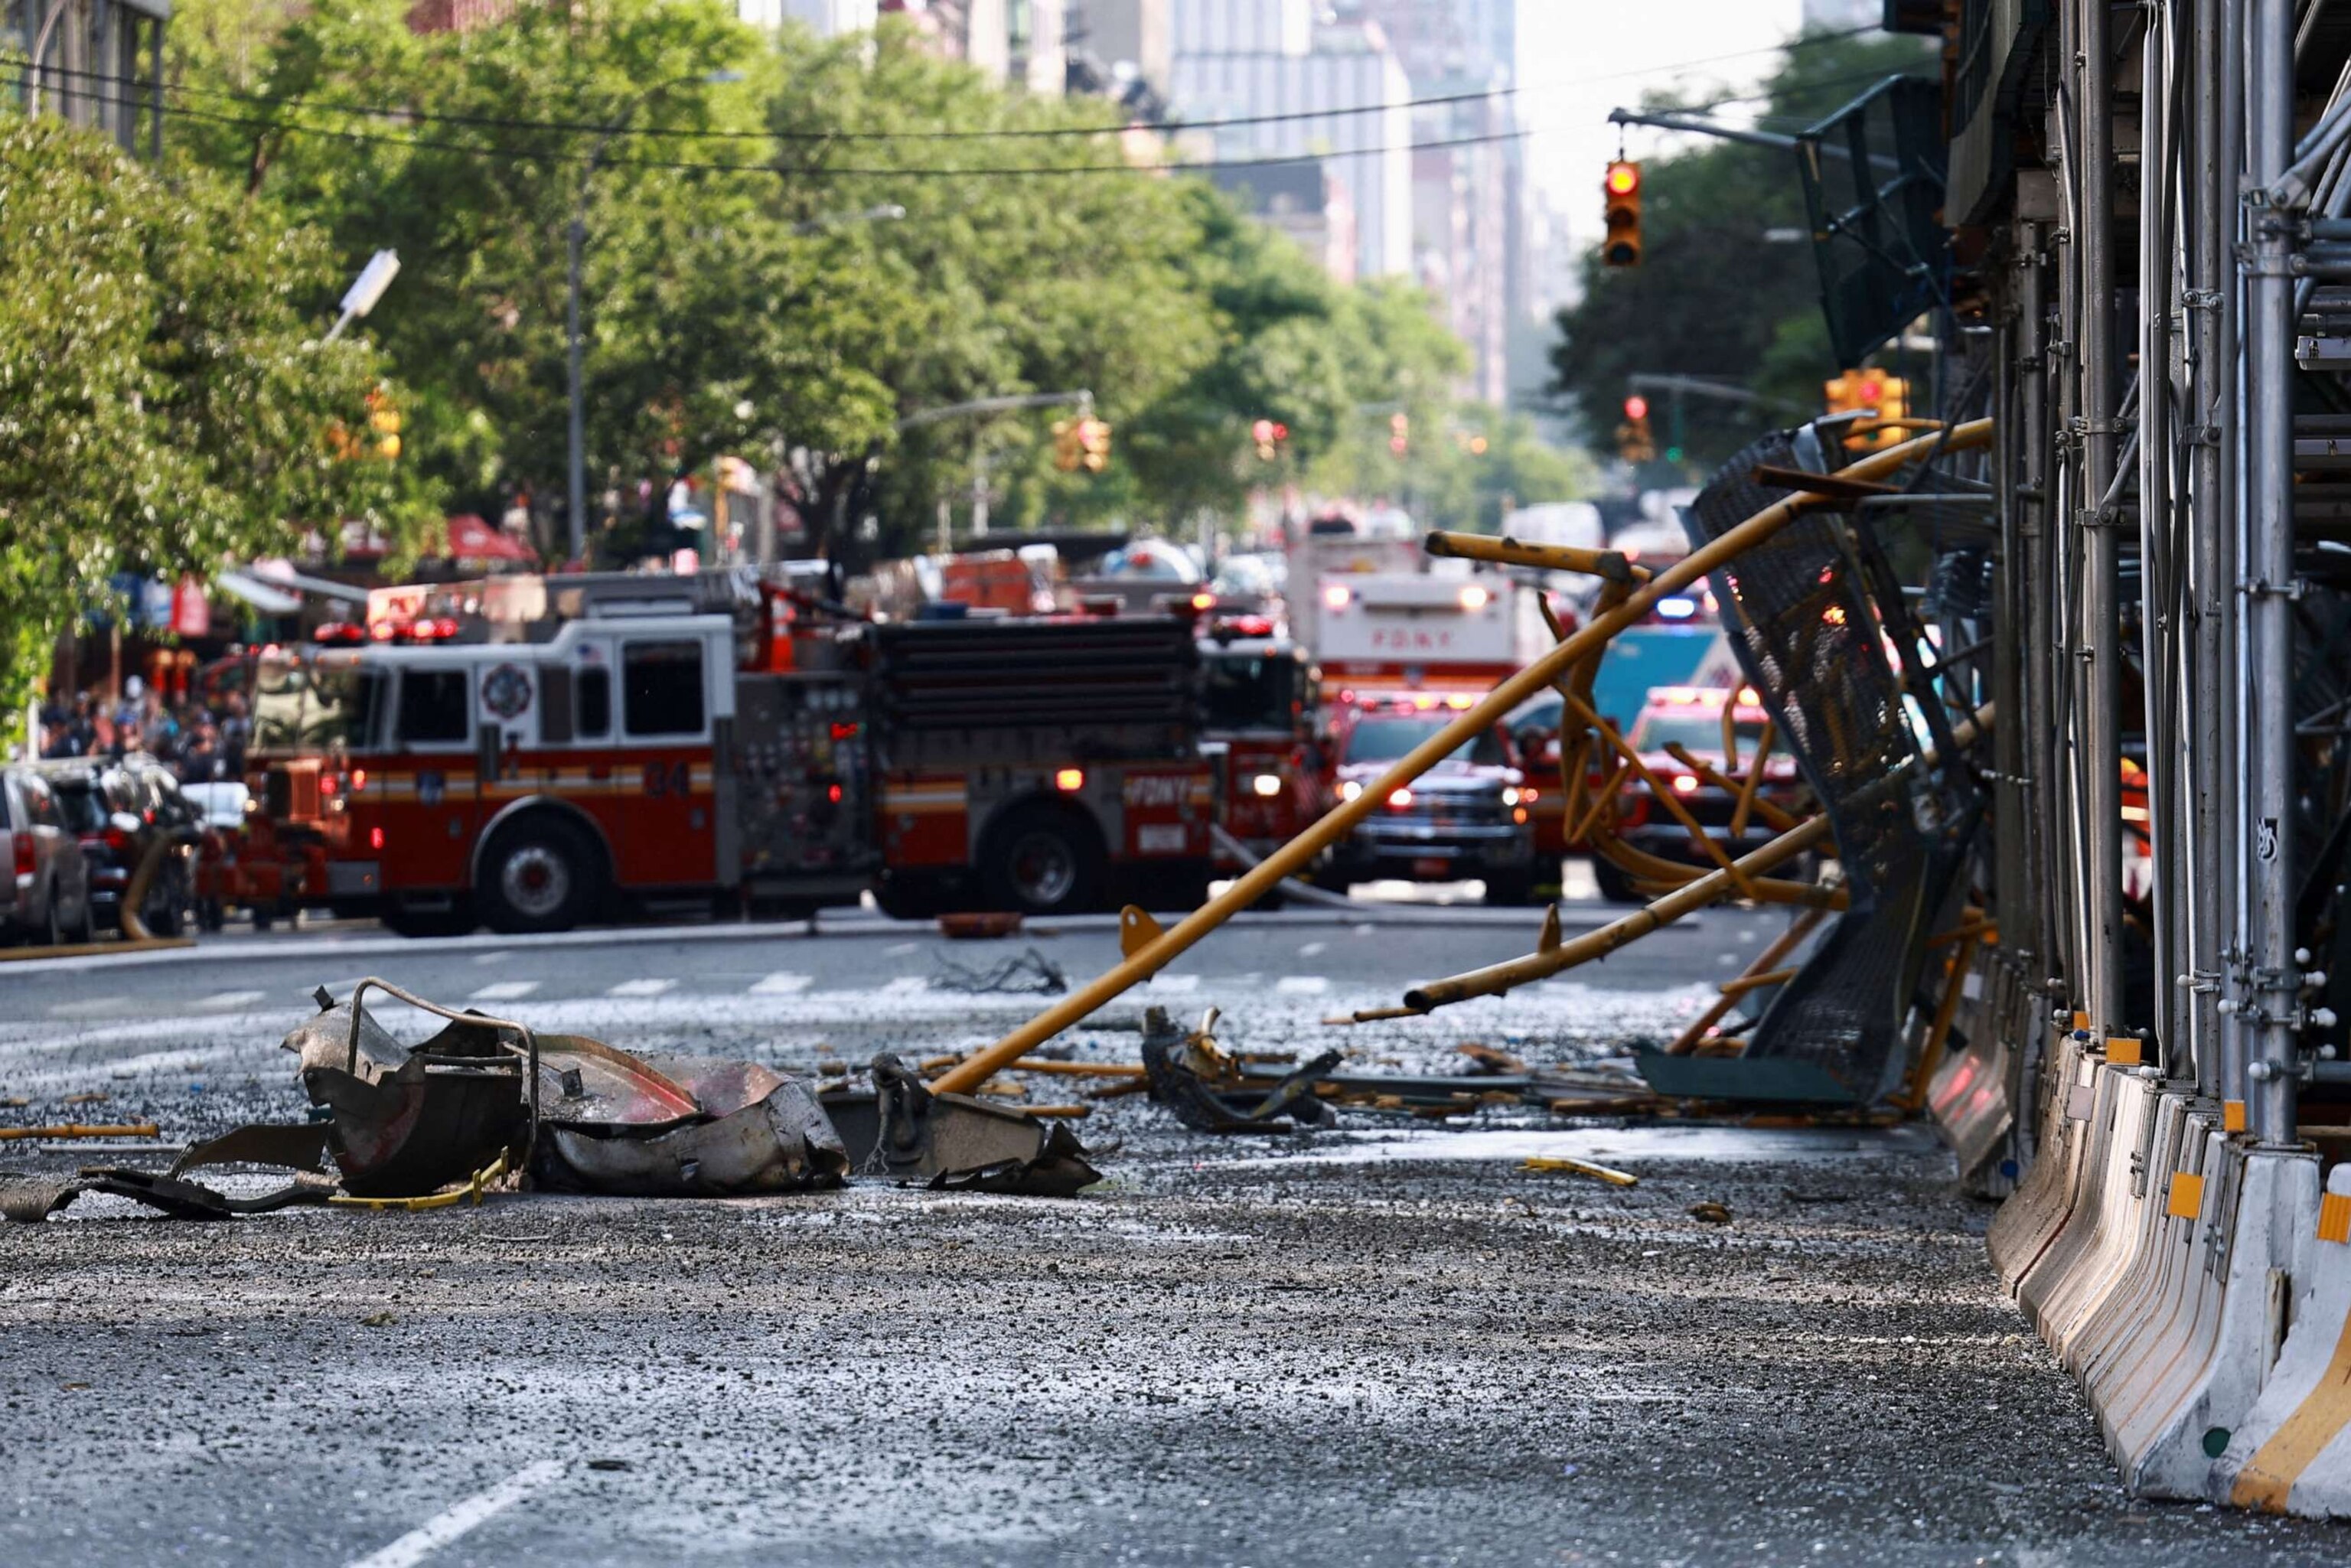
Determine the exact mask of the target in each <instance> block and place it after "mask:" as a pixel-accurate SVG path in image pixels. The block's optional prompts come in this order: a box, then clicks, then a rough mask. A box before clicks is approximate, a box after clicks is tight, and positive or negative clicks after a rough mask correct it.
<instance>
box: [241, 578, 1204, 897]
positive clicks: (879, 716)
mask: <svg viewBox="0 0 2351 1568" xmlns="http://www.w3.org/2000/svg"><path fill="white" fill-rule="evenodd" d="M1195 678H1196V666H1195V655H1194V653H1193V650H1192V644H1191V637H1190V632H1189V629H1188V628H1186V627H1183V626H1180V625H1179V624H1177V623H1175V622H1167V621H1156V622H1133V623H1129V624H1118V623H1112V622H1089V621H1084V620H1052V619H1046V620H1023V619H1017V618H996V617H988V618H970V619H967V620H959V621H952V622H948V621H942V622H913V623H904V624H872V623H855V622H850V621H848V620H847V619H846V618H845V617H844V616H843V614H842V613H841V612H840V611H839V609H838V607H837V606H830V605H827V604H825V603H823V602H822V601H819V600H817V599H816V598H814V596H813V595H811V594H810V592H809V591H806V590H803V589H799V588H794V587H790V586H789V585H781V584H778V583H775V582H769V581H763V580H759V579H758V578H757V577H755V576H753V575H750V574H747V573H726V572H716V573H704V574H699V575H697V576H691V577H676V578H656V577H642V576H632V575H581V576H574V577H559V578H549V579H543V580H536V581H535V582H518V581H517V580H512V579H508V580H499V581H498V586H497V587H496V589H495V591H490V590H485V591H479V592H473V591H468V590H466V589H465V588H464V587H462V586H459V587H455V588H444V589H436V590H435V591H434V592H432V593H431V594H427V595H424V596H423V597H422V598H419V597H417V596H413V595H406V596H396V597H395V598H394V599H392V601H388V604H387V607H386V608H385V610H384V612H383V614H382V615H381V617H380V618H371V621H370V622H367V623H366V624H365V625H363V626H354V627H351V628H347V629H344V630H341V631H340V632H329V645H327V646H321V647H319V648H316V649H310V650H302V651H298V652H287V651H274V652H265V653H263V654H262V655H260V656H259V657H258V658H257V659H256V664H255V668H254V671H253V675H252V682H251V685H252V689H253V692H254V737H253V742H252V745H251V747H250V749H249V752H248V757H249V769H250V776H249V779H248V787H249V788H250V789H252V791H253V793H254V797H255V799H256V801H257V802H258V810H256V814H255V821H254V823H253V827H252V830H251V831H252V833H253V835H254V841H253V843H251V844H250V845H249V846H248V850H247V854H246V859H247V860H248V861H249V862H250V861H262V862H269V863H271V864H272V865H274V866H275V867H276V868H277V873H278V880H279V882H280V883H281V887H280V896H281V897H282V899H283V900H284V901H285V902H286V903H288V904H323V905H326V906H328V907H330V908H333V909H336V910H338V911H340V912H342V913H347V914H355V913H358V912H360V910H363V909H368V908H372V909H375V910H377V911H378V912H380V913H381V915H382V917H383V918H384V920H385V922H386V923H387V924H388V925H391V926H392V928H394V929H395V930H401V931H405V932H411V933H415V934H425V933H431V932H442V931H451V930H462V929H469V928H470V927H471V926H472V925H474V924H475V923H476V922H477V921H478V922H482V923H486V924H487V925H490V926H491V927H492V928H493V929H496V930H498V931H502V932H528V931H555V930H561V929H564V928H567V927H569V926H570V925H576V924H578V923H579V922H580V921H581V920H583V919H587V918H590V917H592V916H593V915H597V914H599V913H601V912H602V911H603V910H604V909H606V908H607V907H609V906H611V904H613V903H614V902H616V901H632V900H634V901H650V900H653V899H657V898H675V897H679V896H707V897H712V898H714V899H716V901H717V902H719V903H721V904H726V905H728V906H734V905H739V904H746V903H747V904H754V905H758V906H764V907H767V908H770V909H780V910H784V911H803V910H813V909H817V908H820V907H825V906H828V905H837V904H853V903H855V902H857V901H858V899H859V898H860V897H861V895H862V894H864V893H865V892H866V891H868V890H872V891H873V892H875V893H876V894H877V895H878V896H879V898H880V899H881V901H882V902H883V905H884V907H885V908H889V909H891V910H893V912H895V913H902V914H916V913H925V912H933V911H937V910H945V909H955V908H988V907H994V908H1010V909H1019V910H1022V911H1027V912H1034V913H1045V912H1058V911H1066V910H1075V909H1082V908H1092V907H1098V906H1100V905H1101V904H1103V903H1104V902H1105V901H1107V900H1110V899H1113V898H1118V897H1135V898H1141V899H1144V901H1146V902H1150V903H1153V904H1155V905H1157V906H1158V907H1163V908H1164V907H1169V906H1170V905H1171V904H1175V903H1181V902H1184V901H1185V900H1186V899H1196V894H1197V893H1198V892H1199V891H1202V890H1205V886H1206V883H1207V864H1208V852H1209V845H1208V823H1209V821H1210V819H1211V817H1212V815H1213V813H1214V810H1215V779H1214V775H1213V773H1212V771H1211V769H1210V767H1209V764H1208V762H1207V759H1206V758H1204V757H1203V756H1202V755H1201V752H1200V747H1199V745H1198V736H1197V712H1196V702H1195V700H1194V695H1193V689H1192V688H1193V683H1194V681H1195ZM1187 906H1188V905H1187Z"/></svg>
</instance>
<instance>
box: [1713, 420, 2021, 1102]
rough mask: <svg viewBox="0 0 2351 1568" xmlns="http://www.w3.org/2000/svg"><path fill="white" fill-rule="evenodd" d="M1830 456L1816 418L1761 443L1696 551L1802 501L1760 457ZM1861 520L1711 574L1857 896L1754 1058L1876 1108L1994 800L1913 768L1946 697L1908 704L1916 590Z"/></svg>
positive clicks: (1762, 1029)
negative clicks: (1969, 848)
mask: <svg viewBox="0 0 2351 1568" xmlns="http://www.w3.org/2000/svg"><path fill="white" fill-rule="evenodd" d="M1826 456H1827V455H1826V453H1825V452H1824V450H1823V444H1822V442H1821V440H1820V438H1819V436H1818V435H1817V434H1816V433H1815V432H1814V431H1813V429H1812V428H1811V427H1809V426H1807V427H1804V428H1802V429H1799V430H1794V431H1781V432H1776V433H1774V434H1771V435H1768V436H1765V437H1764V438H1762V439H1761V440H1760V441H1757V442H1755V443H1754V444H1751V445H1750V446H1749V447H1747V448H1746V449H1745V450H1744V451H1742V452H1740V454H1739V455H1737V456H1735V457H1733V458H1732V459H1731V460H1730V461H1729V462H1728V463H1726V464H1724V465H1723V466H1722V467H1721V469H1720V470H1719V471H1718V472H1717V473H1716V474H1715V476H1714V477H1713V479H1712V480H1711V481H1710V482H1708V485H1707V486H1706V488H1705V489H1704V490H1702V491H1700V492H1699V494H1698V498H1697V500H1696V501H1694V502H1693V503H1691V505H1690V506H1688V507H1686V508H1684V511H1683V526H1684V527H1685V528H1687V530H1688V532H1689V536H1690V542H1691V544H1692V546H1693V547H1698V546H1703V545H1706V544H1708V543H1710V542H1712V541H1713V540H1714V539H1715V538H1718V537H1719V536H1720V535H1722V534H1725V533H1728V532H1729V531H1730V530H1731V529H1732V528H1737V527H1738V526H1739V525H1740V524H1741V523H1743V522H1745V521H1746V520H1747V519H1748V518H1750V517H1753V516H1754V515H1755V514H1756V513H1758V512H1760V511H1761V510H1763V509H1764V508H1765V507H1769V506H1771V504H1772V503H1773V502H1775V501H1779V500H1782V499H1784V498H1785V497H1787V496H1788V495H1789V494H1790V492H1789V491H1786V490H1782V489H1777V488H1774V487H1772V486H1768V485H1764V484H1761V483H1758V482H1757V481H1756V479H1755V478H1754V471H1755V469H1756V467H1757V466H1758V465H1772V466H1776V467H1781V468H1800V469H1804V470H1808V471H1811V472H1814V473H1820V472H1824V471H1825V470H1826V467H1827V463H1826ZM1866 543H1867V541H1866V540H1865V539H1864V538H1860V537H1859V536H1857V535H1856V533H1855V522H1854V521H1853V519H1851V518H1849V517H1846V516H1844V514H1842V513H1840V512H1835V511H1826V510H1821V511H1809V512H1806V513H1803V514H1802V515H1800V516H1799V517H1797V518H1796V520H1795V521H1793V522H1792V523H1790V524H1789V525H1787V526H1786V527H1785V528H1782V529H1781V530H1780V531H1779V532H1778V533H1776V534H1774V535H1772V536H1771V538H1770V539H1768V540H1766V541H1765V542H1764V543H1762V544H1760V545H1757V546H1755V547H1754V548H1752V549H1749V550H1747V551H1745V552H1744V553H1742V554H1741V555H1740V556H1739V557H1738V558H1737V559H1734V560H1733V561H1732V562H1731V563H1730V564H1729V565H1728V566H1726V567H1724V568H1722V569H1721V570H1718V571H1716V572H1715V573H1714V574H1713V578H1712V583H1713V587H1714V592H1715V597H1716V598H1717V600H1718V601H1719V602H1720V604H1721V606H1722V621H1723V630H1724V632H1725V633H1726V634H1727V636H1728V637H1729V642H1730V646H1731V650H1732V652H1733V653H1735V654H1736V655H1737V657H1738V659H1739V663H1740V667H1741V668H1742V669H1744V670H1745V672H1746V674H1747V678H1748V681H1749V682H1750V684H1751V685H1753V686H1754V687H1755V689H1756V691H1757V693H1758V694H1759V695H1761V699H1762V703H1763V706H1765V707H1766V708H1767V709H1769V710H1770V711H1771V715H1772V716H1773V719H1774V721H1775V723H1776V724H1777V726H1778V727H1779V734H1780V744H1781V745H1782V746H1783V747H1785V748H1786V749H1787V750H1788V751H1789V752H1790V753H1792V755H1793V756H1794V758H1795V759H1796V763H1797V766H1798V767H1799V768H1801V769H1802V773H1803V776H1804V779H1806V781H1807V782H1809V783H1810V784H1811V786H1812V788H1813V792H1814V793H1815V794H1816V795H1817V796H1818V797H1819V799H1820V801H1821V804H1822V807H1823V809H1824V810H1826V811H1827V812H1828V813H1829V818H1830V823H1831V828H1832V830H1833V831H1834V835H1835V841H1836V856H1837V860H1838V862H1839V863H1840V865H1841V867H1842V869H1843V873H1844V884H1845V886H1846V888H1847V889H1848V890H1849V894H1850V897H1851V903H1850V904H1848V905H1847V907H1846V908H1845V909H1844V912H1843V913H1841V914H1839V915H1836V916H1834V918H1833V919H1832V921H1831V922H1830V923H1829V926H1828V928H1827V930H1826V932H1825V934H1824V935H1823V937H1822V938H1821V940H1820V941H1819V942H1818V943H1817V944H1816V945H1815V946H1814V947H1813V951H1812V953H1811V956H1809V957H1808V958H1807V959H1806V960H1805V962H1804V963H1803V965H1802V968H1801V969H1800V970H1799V971H1798V973H1797V974H1796V976H1795V977H1793V978H1792V979H1791V980H1790V981H1789V982H1788V983H1787V984H1786V985H1784V986H1782V987H1781V988H1780V990H1779V994H1778V995H1777V996H1776V997H1775V998H1773V999H1772V1001H1771V1005H1770V1006H1769V1007H1768V1008H1767V1009H1765V1012H1764V1014H1763V1017H1762V1018H1761V1019H1760V1020H1759V1021H1758V1022H1757V1024H1756V1027H1755V1029H1754V1030H1753V1032H1752V1034H1751V1035H1750V1038H1749V1040H1748V1044H1747V1048H1746V1050H1745V1051H1744V1052H1743V1053H1742V1054H1743V1056H1744V1057H1745V1058H1746V1059H1749V1060H1757V1059H1778V1060H1782V1061H1792V1062H1801V1063H1806V1064H1809V1065H1811V1066H1813V1067H1815V1068H1817V1069H1819V1070H1820V1071H1821V1072H1823V1073H1825V1074H1826V1075H1827V1077H1828V1078H1829V1079H1832V1080H1834V1082H1836V1083H1838V1084H1840V1085H1842V1086H1843V1087H1844V1089H1845V1090H1846V1092H1848V1093H1849V1095H1850V1097H1851V1099H1852V1100H1853V1101H1854V1102H1855V1103H1862V1104H1867V1103H1874V1102H1876V1101H1877V1100H1879V1099H1882V1098H1883V1097H1884V1096H1886V1094H1888V1093H1890V1092H1892V1091H1893V1090H1895V1089H1896V1087H1898V1085H1899V1084H1900V1082H1901V1080H1902V1078H1903V1075H1904V1073H1905V1071H1906V1070H1907V1058H1906V1053H1905V1046H1904V1040H1905V1030H1904V1020H1905V1016H1906V1014H1907V1012H1908V1010H1909V1006H1910V1001H1911V996H1912V992H1913V991H1914V989H1915V988H1916V987H1917V981H1918V974H1919V969H1920V967H1921V965H1922V963H1923V962H1924V960H1925V957H1926V944H1927V940H1928V937H1929V936H1932V935H1933V934H1934V929H1935V925H1934V923H1935V921H1936V920H1937V919H1938V918H1939V917H1940V916H1941V915H1943V914H1944V913H1945V912H1946V910H1947V908H1948V905H1949V899H1950V897H1951V894H1952V893H1953V891H1954V883H1955V881H1956V879H1957V876H1958V874H1959V870H1960V866H1961V862H1962V861H1963V859H1964V855H1965V852H1966V840H1967V837H1968V834H1969V833H1970V831H1972V829H1973V826H1974V824H1975V821H1976V820H1977V818H1978V816H1979V814H1980V802H1979V801H1978V800H1977V799H1976V794H1975V789H1974V786H1973V783H1972V780H1971V779H1970V778H1969V777H1968V776H1967V774H1966V772H1965V770H1964V769H1962V768H1954V767H1944V768H1936V769H1933V770H1931V771H1930V770H1929V769H1927V768H1915V767H1912V766H1911V764H1912V763H1913V761H1914V760H1915V759H1916V758H1917V757H1918V756H1919V754H1920V752H1921V750H1922V749H1923V748H1924V747H1926V746H1929V745H1932V744H1934V741H1933V740H1932V738H1927V739H1922V738H1921V736H1922V734H1927V735H1931V732H1932V731H1938V730H1939V731H1943V732H1944V733H1946V734H1948V730H1947V727H1946V726H1945V725H1944V724H1943V721H1942V715H1941V714H1940V712H1939V711H1938V710H1937V711H1931V713H1930V710H1933V709H1934V704H1933V700H1932V699H1931V698H1929V699H1928V701H1927V702H1925V703H1923V704H1922V703H1908V704H1906V700H1905V692H1904V685H1903V675H1902V671H1901V668H1900V667H1899V664H1898V661H1897V654H1896V651H1895V646H1894V645H1893V640H1892V639H1890V638H1889V637H1888V636H1887V635H1886V628H1887V627H1888V626H1894V625H1903V626H1907V624H1908V622H1909V618H1908V615H1907V612H1906V611H1905V610H1904V609H1903V608H1902V605H1901V601H1900V595H1901V588H1900V585H1899V584H1898V583H1897V582H1896V581H1895V580H1893V578H1892V574H1891V572H1890V571H1888V570H1886V567H1885V565H1884V557H1883V555H1882V553H1880V552H1878V551H1876V549H1870V548H1865V546H1866ZM1881 605H1883V606H1884V607H1886V610H1887V611H1888V612H1890V613H1881Z"/></svg>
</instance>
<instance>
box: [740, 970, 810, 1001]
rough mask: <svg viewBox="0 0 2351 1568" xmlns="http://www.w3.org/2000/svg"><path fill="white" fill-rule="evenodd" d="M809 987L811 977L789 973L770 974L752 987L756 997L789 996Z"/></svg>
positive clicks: (752, 992)
mask: <svg viewBox="0 0 2351 1568" xmlns="http://www.w3.org/2000/svg"><path fill="white" fill-rule="evenodd" d="M808 988H809V977H808V976H806V975H794V974H789V973H785V974H775V975H769V976H768V977H767V978H766V979H764V980H761V981H760V982H759V983H758V985H756V986H753V987H752V988H751V994H752V995H753V996H755V997H789V996H792V995H794V994H796V993H798V992H800V991H805V990H807V989H808Z"/></svg>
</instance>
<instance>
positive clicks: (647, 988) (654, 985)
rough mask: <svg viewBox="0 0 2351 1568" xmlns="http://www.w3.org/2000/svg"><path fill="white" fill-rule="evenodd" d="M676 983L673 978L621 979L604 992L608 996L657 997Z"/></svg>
mask: <svg viewBox="0 0 2351 1568" xmlns="http://www.w3.org/2000/svg"><path fill="white" fill-rule="evenodd" d="M676 984H677V982H676V981H675V980H622V982H621V983H620V984H619V985H617V986H614V987H613V988H611V989H610V990H608V991H606V992H605V993H604V994H605V995H606V996H608V997H657V996H660V995H661V994H662V993H663V992H664V991H666V990H668V989H669V988H671V987H672V986H674V985H676Z"/></svg>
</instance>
